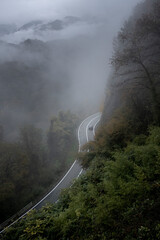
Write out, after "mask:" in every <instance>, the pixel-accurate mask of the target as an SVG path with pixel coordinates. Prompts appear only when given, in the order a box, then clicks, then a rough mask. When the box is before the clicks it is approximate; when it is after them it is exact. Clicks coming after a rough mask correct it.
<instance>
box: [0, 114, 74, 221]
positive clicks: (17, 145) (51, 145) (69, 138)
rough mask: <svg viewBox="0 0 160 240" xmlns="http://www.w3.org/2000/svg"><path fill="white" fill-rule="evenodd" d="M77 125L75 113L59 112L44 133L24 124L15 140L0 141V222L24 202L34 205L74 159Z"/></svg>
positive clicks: (12, 213)
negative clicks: (45, 133)
mask: <svg viewBox="0 0 160 240" xmlns="http://www.w3.org/2000/svg"><path fill="white" fill-rule="evenodd" d="M76 127H77V117H76V116H75V115H74V114H71V113H70V112H69V111H68V112H59V114H58V116H55V117H53V118H52V120H51V123H50V128H49V129H48V132H47V136H46V135H44V134H43V131H42V129H40V128H36V127H35V126H33V125H26V126H24V127H23V128H21V129H20V133H19V137H18V140H17V141H14V142H6V141H3V140H1V141H0V212H1V214H0V223H2V222H3V221H4V220H7V219H8V218H9V217H11V216H12V215H14V214H17V212H18V211H20V210H21V209H23V208H24V207H25V206H26V205H28V204H29V206H28V207H31V206H33V205H34V204H35V203H36V202H37V201H38V200H39V199H40V198H42V196H43V195H44V194H46V192H48V191H49V190H50V189H51V187H53V186H54V185H55V183H56V182H57V181H58V180H59V179H60V178H61V177H62V175H64V173H65V172H66V170H67V169H68V168H69V166H70V165H71V163H72V162H73V160H74V159H75V154H76V151H77V139H76V135H75V132H76V131H75V130H76ZM58 144H59V145H60V146H61V148H60V146H58ZM26 210H27V208H25V209H24V211H26ZM22 213H23V211H21V212H20V213H18V214H19V215H22ZM18 214H17V215H15V216H14V217H15V219H16V218H17V217H18V216H19V215H18Z"/></svg>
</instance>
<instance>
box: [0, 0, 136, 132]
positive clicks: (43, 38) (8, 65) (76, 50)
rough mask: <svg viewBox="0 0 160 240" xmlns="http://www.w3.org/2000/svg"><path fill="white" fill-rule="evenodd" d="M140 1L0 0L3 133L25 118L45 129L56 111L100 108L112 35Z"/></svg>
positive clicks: (79, 111)
mask: <svg viewBox="0 0 160 240" xmlns="http://www.w3.org/2000/svg"><path fill="white" fill-rule="evenodd" d="M138 2H140V1H139V0H134V1H133V0H101V1H98V0H54V1H53V0H12V1H10V0H1V1H0V40H1V42H0V84H1V89H0V93H1V111H0V119H1V121H0V125H2V126H3V127H4V132H6V135H8V136H9V137H11V136H14V135H15V132H16V131H17V129H18V128H19V127H20V126H21V125H23V124H24V123H27V122H33V123H36V124H37V125H38V126H40V127H43V128H47V126H48V125H49V121H50V118H51V117H52V116H53V115H54V114H56V113H57V112H58V111H60V110H68V109H69V110H71V111H73V112H75V113H83V114H86V115H87V114H88V115H89V114H90V113H93V112H95V111H99V109H100V105H101V104H102V102H103V101H104V97H105V90H106V89H105V88H106V81H107V77H108V75H109V72H110V64H109V59H110V57H111V54H112V41H113V38H114V37H115V36H116V34H117V32H118V30H119V29H120V27H121V26H122V24H123V22H124V21H125V20H126V19H127V18H128V17H129V16H130V15H131V13H132V11H133V7H134V6H136V4H137V3H138ZM67 16H70V17H67ZM71 16H73V17H71ZM66 17H67V18H66ZM37 20H38V21H37ZM57 20H58V21H57ZM33 21H36V22H33ZM28 23H29V25H28ZM26 24H27V25H26ZM28 39H31V40H28ZM8 126H10V127H8ZM13 129H14V130H13ZM12 132H13V134H12Z"/></svg>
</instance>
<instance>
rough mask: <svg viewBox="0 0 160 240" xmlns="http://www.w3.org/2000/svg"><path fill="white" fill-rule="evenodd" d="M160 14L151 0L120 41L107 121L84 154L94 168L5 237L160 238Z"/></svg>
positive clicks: (114, 59)
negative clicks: (57, 199)
mask: <svg viewBox="0 0 160 240" xmlns="http://www.w3.org/2000/svg"><path fill="white" fill-rule="evenodd" d="M159 13H160V1H159V0H145V1H143V2H142V3H140V4H138V5H137V7H136V8H135V10H134V13H133V15H132V16H131V17H130V18H129V20H128V21H126V22H125V23H124V25H123V27H122V28H121V30H120V31H119V33H118V36H117V37H116V38H115V39H114V51H113V56H112V58H111V64H112V72H111V74H110V77H109V79H108V82H107V88H106V89H107V92H106V100H105V105H104V110H103V113H102V120H101V123H100V126H99V128H98V130H97V133H96V137H95V141H93V142H89V143H88V144H86V145H85V146H84V147H83V152H81V153H80V154H79V161H80V162H81V164H82V166H83V168H85V169H86V173H85V174H83V175H82V176H81V177H80V178H79V179H78V180H76V181H75V183H74V184H73V186H72V187H71V188H69V189H66V190H64V191H63V192H62V194H61V197H60V199H59V201H58V203H57V204H53V205H46V206H45V207H43V208H42V209H40V210H39V211H36V210H34V211H31V212H30V213H29V214H28V216H27V217H25V218H24V219H23V220H21V221H20V222H18V223H17V224H15V225H14V226H12V227H11V228H9V229H7V230H6V232H5V233H4V234H3V239H4V240H9V239H10V240H12V239H13V240H14V239H15V240H16V239H21V240H26V239H35V240H36V239H41V240H42V239H43V240H45V239H55V240H58V239H60V240H67V239H70V240H72V239H74V240H75V239H77V240H82V239H83V240H97V239H101V240H137V239H138V240H155V239H156V240H158V239H160V194H159V193H160V14H159ZM59 117H60V116H59ZM52 127H54V122H51V129H52ZM50 131H51V130H50ZM52 141H53V140H52V131H51V133H50V134H49V135H48V143H50V142H52ZM64 146H65V144H64ZM88 150H89V151H88Z"/></svg>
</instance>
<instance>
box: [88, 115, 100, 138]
mask: <svg viewBox="0 0 160 240" xmlns="http://www.w3.org/2000/svg"><path fill="white" fill-rule="evenodd" d="M99 115H100V113H98V116H96V117H95V118H92V120H91V121H90V122H89V123H88V124H87V127H86V138H87V142H88V141H89V137H88V127H89V125H90V124H91V122H93V121H94V120H95V119H96V118H99V117H100V116H99Z"/></svg>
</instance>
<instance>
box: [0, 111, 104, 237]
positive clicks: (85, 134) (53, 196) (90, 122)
mask: <svg viewBox="0 0 160 240" xmlns="http://www.w3.org/2000/svg"><path fill="white" fill-rule="evenodd" d="M100 118H101V113H95V114H93V115H91V116H89V117H88V118H86V119H85V120H84V121H83V122H82V123H81V124H80V126H79V128H78V142H79V152H80V151H81V147H82V146H83V145H84V144H85V143H87V142H88V141H91V140H93V139H94V135H95V128H96V126H97V124H98V122H99V121H100ZM89 127H93V130H89ZM82 172H83V169H82V167H81V166H80V164H79V163H78V161H77V160H75V161H74V163H73V164H72V166H71V167H70V169H69V170H68V172H67V173H66V174H65V176H64V177H63V178H62V179H61V181H60V182H59V183H58V184H57V185H56V186H55V187H54V188H53V189H52V190H51V191H50V192H49V193H48V194H47V195H46V196H45V197H44V198H43V199H42V200H41V201H39V202H38V203H37V204H36V205H34V206H33V207H32V208H31V209H30V210H29V211H27V212H26V213H25V214H23V215H22V216H21V217H20V218H18V219H17V220H16V221H15V222H13V223H12V224H10V225H9V226H8V227H10V226H12V225H13V224H14V223H16V222H17V221H19V220H20V219H21V218H23V217H24V216H25V215H26V214H27V213H28V212H30V211H31V210H32V209H39V208H41V207H42V206H44V205H45V204H46V203H54V202H57V201H58V198H59V195H60V193H61V191H62V189H64V188H67V187H70V186H71V185H72V184H73V180H74V179H76V178H78V177H79V176H80V175H81V174H82ZM8 227H7V228H8ZM4 230H5V229H3V230H2V231H1V232H0V233H2V232H3V231H4Z"/></svg>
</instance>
